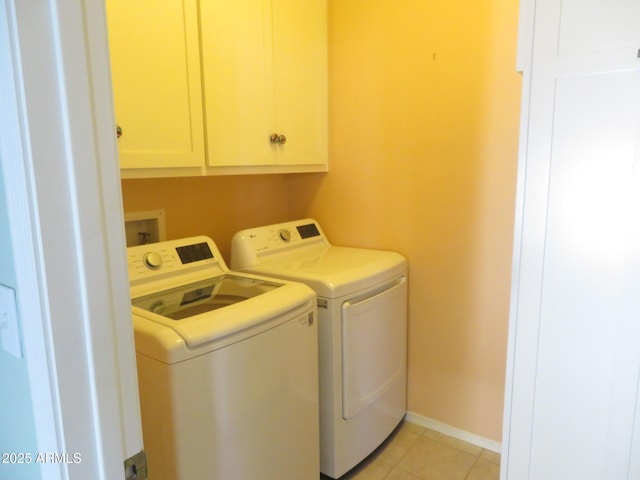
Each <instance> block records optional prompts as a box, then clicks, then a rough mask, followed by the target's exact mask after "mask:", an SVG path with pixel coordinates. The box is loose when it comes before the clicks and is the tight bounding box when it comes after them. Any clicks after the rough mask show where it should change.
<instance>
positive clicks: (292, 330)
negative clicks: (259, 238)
mask: <svg viewBox="0 0 640 480" xmlns="http://www.w3.org/2000/svg"><path fill="white" fill-rule="evenodd" d="M127 254H128V261H129V277H130V284H131V296H132V312H133V325H134V333H135V344H136V360H137V366H138V383H139V390H140V403H141V413H142V429H143V437H144V446H145V451H146V453H147V459H148V472H149V478H151V479H153V480H192V479H205V478H215V479H216V480H239V479H253V478H255V479H258V478H259V479H269V480H281V479H283V478H295V479H296V480H297V479H304V480H317V478H318V471H319V432H318V416H319V413H318V353H317V343H318V339H317V321H316V295H315V293H314V292H313V291H312V290H311V289H310V288H309V287H307V286H305V285H302V284H299V283H292V282H288V281H284V280H273V279H268V278H264V277H260V276H257V275H252V274H248V273H237V272H232V271H230V270H229V269H228V268H227V267H226V265H225V263H224V261H223V260H222V256H221V255H220V252H219V251H218V249H217V247H216V245H215V243H214V242H213V241H212V240H211V239H209V238H207V237H192V238H187V239H181V240H173V241H168V242H161V243H153V244H148V245H142V246H136V247H130V248H128V249H127Z"/></svg>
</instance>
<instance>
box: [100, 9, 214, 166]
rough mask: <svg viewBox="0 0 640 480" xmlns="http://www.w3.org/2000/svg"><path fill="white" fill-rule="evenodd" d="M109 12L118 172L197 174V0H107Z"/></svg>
mask: <svg viewBox="0 0 640 480" xmlns="http://www.w3.org/2000/svg"><path fill="white" fill-rule="evenodd" d="M107 15H108V22H109V42H110V50H111V67H112V81H113V89H114V98H115V113H116V122H117V124H118V130H119V133H120V138H119V139H118V146H119V153H120V166H121V169H122V174H123V176H124V177H127V176H137V177H141V176H142V177H145V176H157V175H159V174H160V175H186V174H192V175H199V174H201V173H202V167H203V165H204V159H205V150H204V126H203V123H204V122H203V113H202V110H203V108H202V89H201V75H200V49H199V37H198V12H197V3H196V0H164V1H163V2H160V3H159V2H156V1H153V0H137V1H135V2H129V1H126V0H107Z"/></svg>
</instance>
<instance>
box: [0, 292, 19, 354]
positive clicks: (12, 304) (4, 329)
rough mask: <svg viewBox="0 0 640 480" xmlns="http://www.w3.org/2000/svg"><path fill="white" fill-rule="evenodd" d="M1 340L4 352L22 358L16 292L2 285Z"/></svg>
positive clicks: (0, 297) (0, 304)
mask: <svg viewBox="0 0 640 480" xmlns="http://www.w3.org/2000/svg"><path fill="white" fill-rule="evenodd" d="M0 338H1V339H2V348H3V350H4V351H6V352H8V353H10V354H11V355H13V356H15V357H18V358H22V344H21V342H20V329H19V327H18V309H17V307H16V292H15V290H14V289H13V288H11V287H7V286H6V285H2V284H0Z"/></svg>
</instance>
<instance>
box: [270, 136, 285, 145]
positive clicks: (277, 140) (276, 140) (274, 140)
mask: <svg viewBox="0 0 640 480" xmlns="http://www.w3.org/2000/svg"><path fill="white" fill-rule="evenodd" d="M269 141H270V142H271V143H279V144H280V145H284V144H285V143H287V137H285V136H284V135H278V134H277V133H272V134H271V136H270V137H269Z"/></svg>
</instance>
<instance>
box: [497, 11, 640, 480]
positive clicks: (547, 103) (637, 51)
mask: <svg viewBox="0 0 640 480" xmlns="http://www.w3.org/2000/svg"><path fill="white" fill-rule="evenodd" d="M524 11H531V10H529V9H525V10H524ZM534 25H535V26H534V28H533V30H532V31H533V43H532V46H533V48H532V49H531V52H532V53H531V57H530V61H529V62H528V63H527V62H525V63H524V75H525V77H524V80H525V81H524V85H525V89H524V95H523V129H522V132H523V135H522V148H521V159H520V168H519V181H520V185H519V198H518V211H519V217H518V221H517V225H518V228H517V230H516V242H515V245H516V250H515V256H514V279H513V282H514V283H513V290H512V295H513V297H512V316H511V325H510V347H509V352H510V353H509V363H508V378H507V394H506V404H505V429H504V438H503V442H504V448H503V460H502V475H503V476H502V478H503V479H510V480H525V479H532V480H543V479H544V480H556V479H557V480H561V479H569V478H572V479H574V478H575V479H580V480H596V479H597V480H623V479H637V478H640V470H639V467H640V449H639V448H638V447H639V445H638V440H640V423H639V422H640V409H639V408H640V397H639V396H638V394H639V385H638V379H639V375H640V171H639V170H640V29H639V28H638V25H640V3H639V2H637V0H588V1H585V0H552V1H539V2H536V5H535V23H534ZM636 412H638V413H636Z"/></svg>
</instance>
